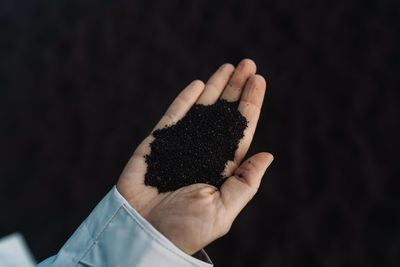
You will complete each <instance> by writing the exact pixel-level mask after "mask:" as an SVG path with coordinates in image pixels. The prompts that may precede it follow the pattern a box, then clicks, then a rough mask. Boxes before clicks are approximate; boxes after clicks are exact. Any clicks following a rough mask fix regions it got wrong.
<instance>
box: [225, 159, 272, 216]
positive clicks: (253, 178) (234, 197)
mask: <svg viewBox="0 0 400 267" xmlns="http://www.w3.org/2000/svg"><path fill="white" fill-rule="evenodd" d="M273 159H274V157H273V156H272V155H271V154H270V153H266V152H262V153H258V154H256V155H253V156H252V157H250V158H249V159H247V160H246V161H244V162H243V163H242V164H241V165H240V166H239V168H237V169H236V170H235V172H234V174H233V175H232V176H231V177H229V178H228V179H227V180H226V181H225V182H224V183H223V184H222V186H221V189H220V191H221V201H222V203H223V205H224V207H225V210H226V212H227V214H226V215H227V216H228V217H229V218H231V220H232V221H233V220H234V219H235V218H236V216H237V215H238V214H239V212H240V211H241V210H242V209H243V208H244V207H245V206H246V204H247V203H248V202H249V201H250V200H251V199H252V198H253V196H254V195H255V194H256V192H257V190H258V187H259V186H260V182H261V179H262V177H263V175H264V173H265V171H266V169H267V168H268V167H269V165H270V164H271V162H272V161H273Z"/></svg>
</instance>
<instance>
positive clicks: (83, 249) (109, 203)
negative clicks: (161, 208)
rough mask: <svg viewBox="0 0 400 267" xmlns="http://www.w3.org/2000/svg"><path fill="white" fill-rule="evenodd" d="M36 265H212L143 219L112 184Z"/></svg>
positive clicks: (201, 251)
mask: <svg viewBox="0 0 400 267" xmlns="http://www.w3.org/2000/svg"><path fill="white" fill-rule="evenodd" d="M39 266H139V267H146V266H165V267H169V266H174V267H175V266H200V267H202V266H207V267H209V266H213V264H212V262H211V260H210V258H209V257H208V255H207V254H206V253H205V251H204V250H200V251H198V252H197V253H195V254H194V255H193V256H190V255H188V254H186V253H185V252H183V251H182V250H180V249H179V248H178V247H177V246H175V245H174V244H173V243H172V242H171V241H170V240H168V239H167V238H166V237H165V236H163V235H162V234H161V233H160V232H159V231H158V230H156V229H155V228H154V227H153V226H152V225H151V224H150V223H149V222H147V221H146V220H145V219H144V218H143V217H142V216H141V215H140V214H139V213H138V212H137V211H136V210H135V209H133V208H132V207H131V206H130V205H129V203H128V202H127V201H126V200H125V198H123V197H122V195H121V194H120V193H119V192H118V190H117V188H116V186H114V187H113V188H112V189H111V190H110V192H109V193H108V194H107V195H106V196H105V197H104V198H103V199H102V200H101V201H100V202H99V204H98V205H97V206H96V207H95V208H94V210H93V211H92V212H91V214H90V215H89V217H88V218H87V219H86V220H85V221H84V222H83V223H82V224H81V225H80V226H79V228H78V229H77V230H76V231H75V233H74V234H73V235H72V236H71V238H70V239H69V240H68V241H67V243H65V245H64V246H63V247H62V248H61V250H60V251H59V253H58V254H57V255H56V256H53V257H52V258H49V259H47V260H46V261H44V262H42V263H41V264H40V265H39Z"/></svg>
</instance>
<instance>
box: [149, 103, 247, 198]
mask: <svg viewBox="0 0 400 267" xmlns="http://www.w3.org/2000/svg"><path fill="white" fill-rule="evenodd" d="M237 108H238V102H227V101H225V100H219V101H217V102H216V103H215V104H213V105H207V106H206V105H199V104H196V105H194V106H193V107H192V108H191V109H190V110H189V112H188V113H187V114H186V116H185V117H183V118H182V119H181V120H180V121H178V122H177V123H176V124H174V125H171V126H168V125H167V126H166V128H162V129H158V130H156V131H154V132H153V136H154V137H155V139H154V141H153V142H152V143H151V144H150V147H151V152H150V154H149V155H146V156H145V158H146V163H147V173H146V175H145V184H146V185H149V186H154V187H156V188H157V189H158V191H159V192H160V193H161V192H168V191H174V190H177V189H179V188H181V187H183V186H187V185H191V184H195V183H206V184H210V185H213V186H216V187H217V188H219V187H220V186H221V184H222V183H223V181H224V180H225V179H224V178H226V177H223V175H222V173H223V171H224V169H225V165H226V163H227V162H228V161H229V160H233V159H234V156H235V151H236V149H237V148H238V144H239V141H240V139H242V137H243V132H244V130H245V129H246V127H247V120H246V118H245V117H243V115H242V114H241V113H240V112H239V111H238V109H237Z"/></svg>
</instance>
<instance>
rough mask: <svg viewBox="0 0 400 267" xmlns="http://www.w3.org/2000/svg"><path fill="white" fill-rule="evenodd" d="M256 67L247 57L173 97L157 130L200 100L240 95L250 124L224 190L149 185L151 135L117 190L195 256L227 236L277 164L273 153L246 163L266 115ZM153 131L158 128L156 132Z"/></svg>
mask: <svg viewBox="0 0 400 267" xmlns="http://www.w3.org/2000/svg"><path fill="white" fill-rule="evenodd" d="M255 72H256V65H255V63H254V62H253V61H252V60H250V59H244V60H242V61H241V62H240V64H239V65H238V66H237V68H236V69H235V67H234V66H233V65H231V64H224V65H222V66H221V67H220V68H219V69H218V70H217V71H216V72H215V73H214V74H213V75H212V76H211V77H210V79H209V80H208V81H207V83H206V84H205V85H204V83H203V82H202V81H199V80H195V81H193V82H192V83H190V84H189V85H188V86H187V87H186V88H185V89H184V90H183V91H182V92H181V93H180V94H179V95H178V97H177V98H176V99H175V100H174V101H173V103H172V104H171V106H170V107H169V108H168V110H167V111H166V113H165V115H164V116H163V117H162V118H161V120H160V122H159V123H158V124H157V125H156V126H155V128H154V129H153V131H155V130H156V129H159V128H163V127H164V126H165V125H166V124H167V125H171V124H175V123H176V122H177V121H179V120H180V119H181V118H183V117H184V116H185V114H186V113H187V112H188V111H189V109H190V108H191V107H192V106H193V105H194V104H196V103H197V104H204V105H210V104H213V103H215V102H216V101H217V100H218V99H219V98H222V99H225V100H227V101H237V100H239V99H240V103H239V107H238V110H239V111H240V112H241V114H242V115H243V116H244V117H245V118H246V119H247V121H248V127H247V128H246V130H245V131H244V137H243V138H242V139H241V140H240V143H239V146H238V149H237V150H236V152H235V159H234V161H229V162H228V164H227V165H226V168H225V171H224V172H225V173H224V174H225V175H226V177H229V178H227V180H226V181H225V182H224V183H223V184H222V186H221V188H220V190H218V189H217V188H216V187H214V186H212V185H208V184H192V185H190V186H185V187H182V188H180V189H178V190H176V191H173V192H166V193H158V191H157V189H156V188H154V187H150V186H146V185H145V184H144V177H145V174H146V169H147V164H146V163H145V157H144V156H145V155H147V154H149V153H150V143H151V142H152V141H153V140H154V137H153V136H152V135H151V134H150V135H149V136H148V137H147V138H145V139H144V140H143V142H142V143H141V144H140V145H139V146H138V147H137V149H136V150H135V152H134V153H133V155H132V157H131V158H130V160H129V162H128V163H127V165H126V166H125V168H124V170H123V172H122V174H121V177H120V178H119V180H118V183H117V189H118V191H119V192H120V193H121V194H122V196H123V197H124V198H125V199H126V200H127V201H128V202H129V204H130V205H131V206H132V207H133V208H134V209H136V210H137V211H138V212H139V213H140V214H141V215H142V216H143V217H144V218H145V219H146V220H147V221H148V222H150V223H151V224H152V225H153V226H154V227H155V228H156V229H157V230H158V231H160V232H161V233H162V234H163V235H164V236H165V237H167V238H168V239H169V240H170V241H171V242H172V243H174V244H175V245H176V246H177V247H179V248H180V249H181V250H182V251H184V252H186V253H187V254H189V255H192V254H194V253H195V252H197V251H199V250H200V249H202V248H203V247H205V246H206V245H208V244H209V243H211V242H212V241H214V240H215V239H217V238H219V237H221V236H223V235H225V234H226V233H227V232H228V231H229V229H230V227H231V225H232V223H233V220H234V219H235V218H236V216H237V215H238V214H239V212H240V211H241V210H242V209H243V208H244V206H245V205H246V204H247V203H248V202H249V201H250V199H251V198H252V197H253V196H254V194H255V193H256V192H257V190H258V187H259V185H260V182H261V178H262V176H263V174H264V172H265V170H266V169H267V167H268V166H269V165H270V164H271V162H272V160H273V157H272V155H271V154H269V153H259V154H256V155H254V156H252V157H251V158H249V159H247V160H246V161H244V162H243V163H242V164H241V165H239V164H240V162H241V161H242V160H243V158H244V156H245V154H246V153H247V150H248V149H249V146H250V143H251V140H252V138H253V135H254V132H255V129H256V126H257V121H258V118H259V115H260V109H261V106H262V102H263V98H264V94H265V87H266V84H265V80H264V78H263V77H262V76H261V75H258V74H255ZM153 131H152V132H153Z"/></svg>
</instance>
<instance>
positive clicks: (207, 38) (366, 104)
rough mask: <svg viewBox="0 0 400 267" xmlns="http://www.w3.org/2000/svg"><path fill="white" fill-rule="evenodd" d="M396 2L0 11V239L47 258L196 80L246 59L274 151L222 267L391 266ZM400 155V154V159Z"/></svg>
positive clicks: (46, 5) (395, 246)
mask: <svg viewBox="0 0 400 267" xmlns="http://www.w3.org/2000/svg"><path fill="white" fill-rule="evenodd" d="M398 18H399V1H394V0H393V1H387V0H382V1H361V0H359V1H355V0H347V1H301V2H300V1H287V0H279V1H278V0H277V1H261V0H260V1H236V2H227V1H212V2H211V1H210V2H205V1H198V0H195V1H177V0H171V1H159V0H158V1H154V2H152V1H144V0H143V1H119V0H117V1H90V2H85V1H76V0H60V1H46V0H37V1H10V0H2V1H0V32H1V34H0V121H1V124H0V127H1V131H0V134H1V138H0V164H1V165H0V177H1V182H0V214H1V220H0V235H5V234H8V233H10V232H13V231H21V232H22V233H23V234H24V235H25V236H26V238H27V240H28V243H29V245H30V247H31V248H32V250H33V252H34V254H35V255H36V257H37V259H39V260H41V259H43V258H45V257H47V256H49V255H51V254H54V253H56V251H57V250H58V249H59V248H60V247H61V245H62V244H63V243H64V242H65V241H66V240H67V238H68V237H69V236H70V235H71V234H72V233H73V231H74V229H75V228H76V227H77V226H78V225H79V224H80V222H81V221H82V220H83V219H84V218H85V217H86V216H87V215H88V213H89V212H90V210H91V209H92V208H93V207H94V205H95V204H96V203H97V202H98V201H99V200H100V199H101V197H102V196H103V195H104V194H105V193H106V192H107V191H108V190H109V189H110V188H111V186H112V185H113V184H114V183H115V182H116V180H117V178H118V176H119V174H120V172H121V170H122V168H123V166H124V165H125V163H126V161H127V160H128V158H129V156H130V155H131V153H132V152H133V150H134V149H135V147H136V146H137V145H138V144H139V142H141V140H142V139H143V138H144V137H145V136H146V135H147V134H149V132H150V130H151V129H152V127H154V125H155V124H156V122H157V121H158V120H159V119H160V117H161V115H162V114H163V112H164V111H165V109H166V108H167V107H168V105H169V104H170V102H171V101H172V100H173V99H174V97H175V96H176V95H177V93H178V92H179V91H180V90H181V89H183V88H184V87H185V86H186V85H187V84H188V83H189V82H190V81H192V80H194V79H202V80H206V79H207V78H208V77H209V75H210V74H211V73H212V72H214V71H215V70H216V68H217V67H218V66H219V65H220V64H222V63H224V62H231V63H234V64H237V63H238V62H239V60H240V59H241V58H243V57H249V58H252V59H254V60H255V61H256V62H257V64H258V73H260V74H262V75H264V76H265V77H266V80H267V87H268V88H267V96H266V100H265V103H264V107H263V110H262V114H261V118H260V122H259V125H258V128H257V132H256V136H255V138H254V142H253V144H252V146H251V149H250V152H249V154H252V153H254V152H259V151H269V152H271V153H273V154H274V156H275V160H274V162H273V163H272V165H271V167H270V169H269V170H268V172H267V175H266V176H265V177H264V180H263V183H262V184H261V187H260V190H259V192H258V194H257V195H256V196H255V197H254V199H253V200H252V202H251V203H250V204H249V205H248V206H247V207H246V209H245V210H243V212H242V213H241V214H240V215H239V217H238V219H237V221H236V222H235V223H234V224H233V226H232V228H231V231H230V233H229V234H228V235H227V236H225V237H223V238H221V239H220V240H217V241H216V242H214V243H213V244H212V245H210V246H208V247H207V248H206V250H207V252H208V253H209V254H210V256H211V258H212V259H213V261H214V262H215V263H216V266H230V267H232V266H274V267H279V266H282V267H283V266H285V267H288V266H307V267H311V266H399V265H400V256H399V255H400V233H399V225H400V221H399V214H400V213H399V208H398V207H399V205H400V201H399V192H398V191H399V190H398V188H399V187H400V183H399V179H398V177H399V164H398V136H399V133H398V131H397V129H396V127H395V126H397V124H398V118H399V114H398V105H399V98H400V97H399V94H400V92H399V91H400V90H399V88H400V81H399V55H400V53H399V50H398V47H400V44H399V41H398V36H399V29H398V22H397V20H398ZM395 152H396V153H395Z"/></svg>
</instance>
